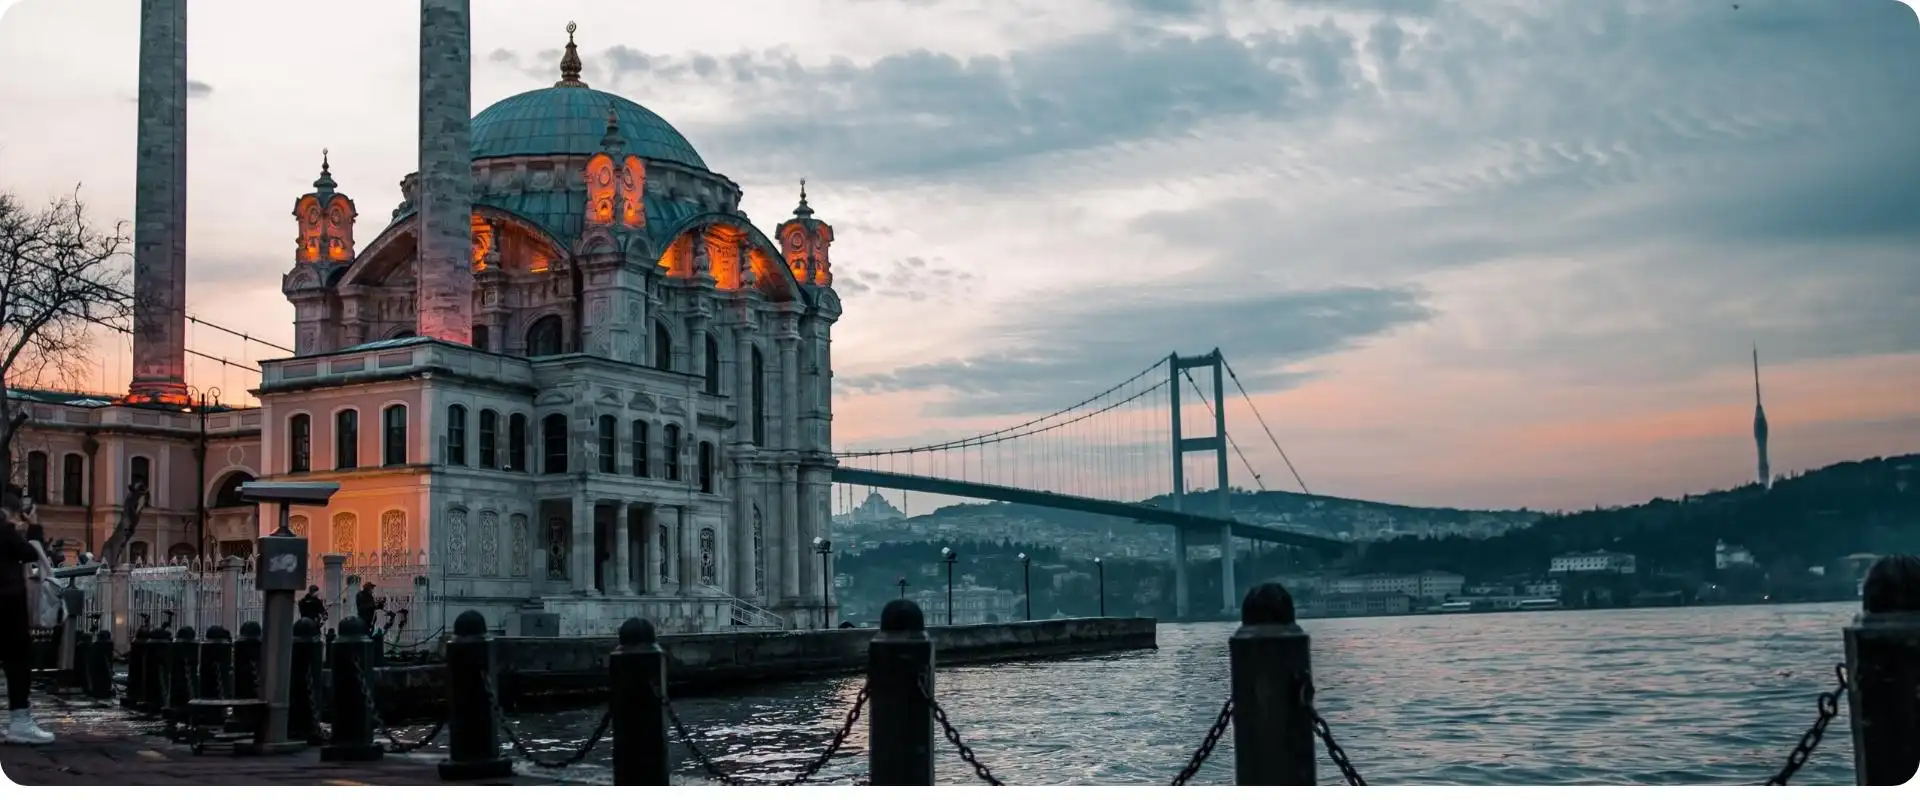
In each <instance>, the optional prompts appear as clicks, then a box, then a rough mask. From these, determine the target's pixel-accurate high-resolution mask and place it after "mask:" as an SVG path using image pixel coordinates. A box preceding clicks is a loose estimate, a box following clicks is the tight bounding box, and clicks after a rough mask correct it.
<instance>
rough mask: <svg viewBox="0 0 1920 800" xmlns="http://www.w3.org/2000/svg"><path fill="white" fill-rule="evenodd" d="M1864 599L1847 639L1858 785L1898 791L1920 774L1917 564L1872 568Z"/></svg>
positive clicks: (1891, 562)
mask: <svg viewBox="0 0 1920 800" xmlns="http://www.w3.org/2000/svg"><path fill="white" fill-rule="evenodd" d="M1860 596H1861V602H1860V605H1861V613H1860V616H1859V617H1858V618H1856V619H1855V620H1854V623H1853V624H1852V625H1850V626H1848V627H1847V629H1846V633H1845V636H1846V642H1847V675H1848V677H1849V678H1850V679H1851V681H1852V690H1851V691H1849V692H1848V693H1847V702H1848V705H1849V707H1848V709H1847V711H1848V717H1849V719H1850V720H1851V723H1852V726H1853V780H1854V783H1856V784H1858V785H1861V786H1899V785H1901V784H1904V783H1906V782H1908V781H1911V780H1913V778H1914V775H1915V773H1916V772H1920V558H1916V557H1914V556H1908V555H1898V556H1887V557H1885V558H1882V559H1880V560H1879V561H1876V562H1874V564H1873V568H1872V569H1869V570H1867V581H1866V586H1865V587H1863V590H1862V591H1861V595H1860Z"/></svg>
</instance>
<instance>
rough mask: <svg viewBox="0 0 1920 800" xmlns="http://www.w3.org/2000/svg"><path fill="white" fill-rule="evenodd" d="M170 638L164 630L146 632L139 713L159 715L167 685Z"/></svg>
mask: <svg viewBox="0 0 1920 800" xmlns="http://www.w3.org/2000/svg"><path fill="white" fill-rule="evenodd" d="M171 638H172V637H169V636H168V635H167V632H166V631H164V630H150V631H148V632H147V643H146V650H147V657H146V658H145V659H143V660H144V662H145V663H143V664H142V665H141V666H142V671H141V673H140V711H142V712H144V713H147V714H159V713H160V711H161V706H160V701H161V699H162V698H163V697H165V694H164V692H165V689H166V685H167V648H168V647H169V646H171Z"/></svg>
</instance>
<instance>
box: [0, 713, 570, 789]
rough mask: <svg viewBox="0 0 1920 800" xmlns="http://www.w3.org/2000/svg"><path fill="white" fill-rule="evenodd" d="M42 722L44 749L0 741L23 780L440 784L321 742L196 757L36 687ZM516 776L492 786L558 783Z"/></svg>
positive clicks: (416, 771) (137, 725)
mask: <svg viewBox="0 0 1920 800" xmlns="http://www.w3.org/2000/svg"><path fill="white" fill-rule="evenodd" d="M34 705H35V710H36V713H37V716H38V717H39V719H40V725H41V727H44V728H46V729H47V730H49V731H51V732H52V733H53V734H54V735H55V736H57V737H59V738H58V740H57V741H55V742H54V743H53V744H50V745H46V746H44V747H22V746H17V745H0V772H4V773H5V775H6V778H7V780H9V781H11V782H13V783H17V784H21V785H24V786H429V785H433V786H437V785H441V782H440V775H439V772H438V770H436V769H435V767H434V762H433V760H431V759H428V758H415V757H409V756H396V755H389V756H387V757H386V758H385V759H382V760H380V761H376V762H372V763H342V762H322V761H321V760H320V753H319V749H318V748H309V749H307V750H306V751H304V752H300V753H292V754H288V755H279V756H265V757H236V756H233V755H230V754H227V753H209V754H208V755H204V756H196V755H194V754H193V752H192V751H191V750H190V749H188V748H187V746H186V745H181V744H173V743H170V742H168V741H167V740H166V739H165V738H163V737H161V736H159V735H157V734H158V732H159V725H158V724H157V723H155V722H153V721H151V720H143V719H140V718H138V717H135V716H132V715H129V714H127V713H125V712H123V711H121V710H120V709H118V708H115V707H109V706H104V705H100V704H96V703H93V702H92V701H87V700H73V701H62V700H60V699H57V698H49V697H47V696H46V695H44V694H40V693H38V692H36V693H35V696H34ZM556 783H559V781H555V780H553V779H551V778H542V777H535V776H527V775H516V776H515V777H513V778H510V779H507V780H501V781H487V782H485V784H488V785H502V784H507V785H553V784H556Z"/></svg>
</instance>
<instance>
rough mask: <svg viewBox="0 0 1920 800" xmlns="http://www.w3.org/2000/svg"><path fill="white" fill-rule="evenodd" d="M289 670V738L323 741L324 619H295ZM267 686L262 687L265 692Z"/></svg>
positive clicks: (315, 743)
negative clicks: (321, 641)
mask: <svg viewBox="0 0 1920 800" xmlns="http://www.w3.org/2000/svg"><path fill="white" fill-rule="evenodd" d="M261 646H262V648H263V649H264V648H265V643H264V642H263V643H262V645H261ZM287 673H288V677H289V684H288V685H289V687H290V688H289V689H288V690H287V739H288V740H289V741H305V742H306V743H307V744H311V745H317V744H320V743H321V739H320V708H319V703H320V678H321V675H320V623H318V622H314V621H313V620H310V619H305V618H302V619H300V620H298V621H296V622H294V623H293V659H292V663H291V664H290V665H289V669H288V670H287ZM266 688H267V687H265V686H262V687H261V689H262V693H263V694H264V692H265V689H266ZM262 699H265V698H264V697H263V698H262Z"/></svg>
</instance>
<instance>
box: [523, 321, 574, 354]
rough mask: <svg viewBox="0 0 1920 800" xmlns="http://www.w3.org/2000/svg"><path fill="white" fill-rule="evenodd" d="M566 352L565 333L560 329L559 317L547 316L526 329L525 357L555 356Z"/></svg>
mask: <svg viewBox="0 0 1920 800" xmlns="http://www.w3.org/2000/svg"><path fill="white" fill-rule="evenodd" d="M563 352H566V332H565V331H563V330H562V329H561V327H560V315H559V314H548V315H546V316H544V317H541V318H539V319H537V320H534V322H533V325H532V326H531V327H529V328H527V355H528V356H529V357H533V356H557V355H560V354H561V353H563Z"/></svg>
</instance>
